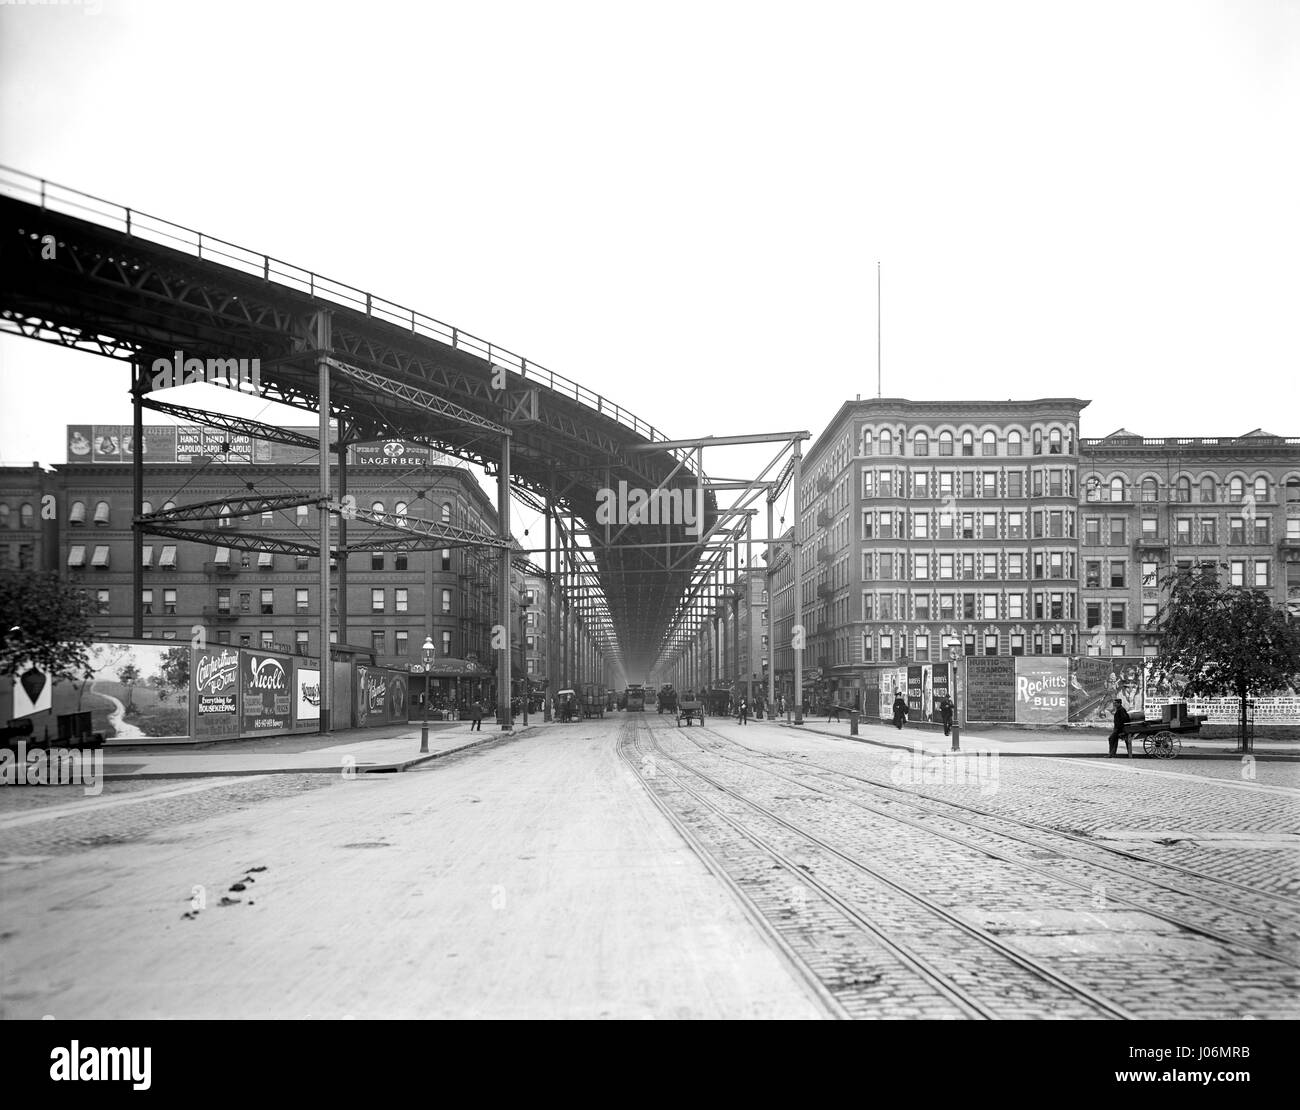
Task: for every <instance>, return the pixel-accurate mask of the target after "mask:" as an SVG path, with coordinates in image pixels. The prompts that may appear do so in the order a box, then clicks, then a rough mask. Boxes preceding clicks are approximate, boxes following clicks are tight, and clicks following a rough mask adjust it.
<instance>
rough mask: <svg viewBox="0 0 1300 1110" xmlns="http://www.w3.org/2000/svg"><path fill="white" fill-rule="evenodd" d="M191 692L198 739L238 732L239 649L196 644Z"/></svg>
mask: <svg viewBox="0 0 1300 1110" xmlns="http://www.w3.org/2000/svg"><path fill="white" fill-rule="evenodd" d="M193 669H194V675H193V679H192V682H191V686H190V696H191V700H192V703H193V706H194V723H193V728H192V730H191V731H192V734H193V736H194V739H196V740H222V739H234V738H235V737H238V735H239V652H238V651H236V650H235V649H234V648H228V647H212V648H196V649H195V651H194V668H193Z"/></svg>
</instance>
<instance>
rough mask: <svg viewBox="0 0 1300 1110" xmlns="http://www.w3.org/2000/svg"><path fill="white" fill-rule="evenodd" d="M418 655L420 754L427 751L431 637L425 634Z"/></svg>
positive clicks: (432, 649) (432, 651)
mask: <svg viewBox="0 0 1300 1110" xmlns="http://www.w3.org/2000/svg"><path fill="white" fill-rule="evenodd" d="M420 657H421V658H422V659H423V660H424V724H423V725H421V726H420V754H421V755H427V754H428V752H429V672H430V671H432V670H433V657H434V647H433V637H432V636H426V637H425V638H424V643H423V644H422V645H421V646H420Z"/></svg>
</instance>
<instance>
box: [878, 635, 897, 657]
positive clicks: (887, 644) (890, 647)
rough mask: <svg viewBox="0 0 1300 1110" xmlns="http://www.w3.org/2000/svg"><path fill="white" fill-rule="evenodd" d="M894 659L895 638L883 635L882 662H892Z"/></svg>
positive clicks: (881, 637) (881, 645) (881, 646)
mask: <svg viewBox="0 0 1300 1110" xmlns="http://www.w3.org/2000/svg"><path fill="white" fill-rule="evenodd" d="M893 658H894V637H893V636H890V635H889V634H888V633H882V634H881V636H880V661H881V662H882V663H889V662H892V661H893Z"/></svg>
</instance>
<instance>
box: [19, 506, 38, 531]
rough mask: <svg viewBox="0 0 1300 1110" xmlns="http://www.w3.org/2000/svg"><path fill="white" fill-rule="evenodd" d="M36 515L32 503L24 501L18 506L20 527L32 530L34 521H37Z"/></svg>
mask: <svg viewBox="0 0 1300 1110" xmlns="http://www.w3.org/2000/svg"><path fill="white" fill-rule="evenodd" d="M35 518H36V514H35V513H34V512H33V511H32V506H31V503H30V502H28V501H24V502H23V503H22V504H21V505H19V506H18V527H19V528H30V527H31V526H32V521H33V520H35Z"/></svg>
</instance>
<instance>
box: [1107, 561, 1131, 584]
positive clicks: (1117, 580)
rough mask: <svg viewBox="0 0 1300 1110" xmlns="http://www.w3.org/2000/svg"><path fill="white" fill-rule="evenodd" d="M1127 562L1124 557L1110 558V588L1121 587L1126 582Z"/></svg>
mask: <svg viewBox="0 0 1300 1110" xmlns="http://www.w3.org/2000/svg"><path fill="white" fill-rule="evenodd" d="M1127 569H1128V563H1127V561H1126V560H1124V559H1112V560H1111V561H1110V584H1111V587H1112V588H1116V589H1118V588H1122V587H1124V586H1126V585H1127V584H1128V583H1127V577H1128V574H1127Z"/></svg>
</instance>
